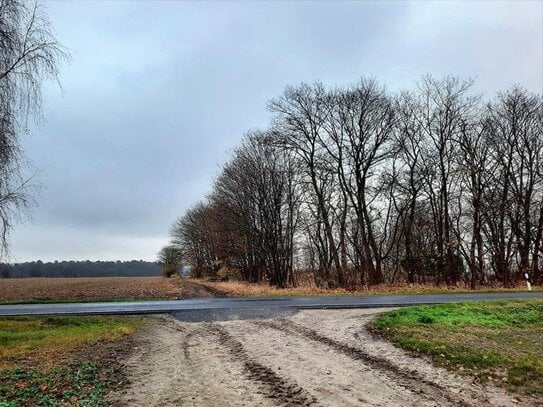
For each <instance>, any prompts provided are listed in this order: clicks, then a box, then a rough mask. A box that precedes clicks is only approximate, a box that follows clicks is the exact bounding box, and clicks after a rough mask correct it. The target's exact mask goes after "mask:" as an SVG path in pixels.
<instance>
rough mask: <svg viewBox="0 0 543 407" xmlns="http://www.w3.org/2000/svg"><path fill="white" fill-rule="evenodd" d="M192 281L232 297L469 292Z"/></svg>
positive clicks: (463, 288) (414, 287) (415, 287)
mask: <svg viewBox="0 0 543 407" xmlns="http://www.w3.org/2000/svg"><path fill="white" fill-rule="evenodd" d="M191 280H192V281H194V282H195V283H198V284H203V285H206V286H208V287H211V288H213V289H215V290H219V291H222V292H224V293H227V294H228V295H230V296H235V297H275V296H277V297H283V296H307V295H371V294H375V295H378V294H425V293H426V294H435V293H458V292H470V291H471V290H470V289H469V287H468V286H464V285H459V286H452V287H447V286H440V287H436V286H434V285H430V284H426V285H424V284H397V285H386V284H382V285H377V286H373V287H371V288H364V289H357V290H354V291H351V290H346V289H343V288H336V289H326V288H319V287H316V286H315V285H314V284H312V283H310V282H304V283H302V284H300V285H299V286H298V287H289V288H276V287H273V286H270V285H269V284H266V283H259V284H253V283H247V282H243V281H225V282H223V281H220V282H219V281H207V280H204V279H191ZM524 290H526V287H525V286H522V285H519V286H518V287H516V288H512V289H505V288H502V287H480V288H479V289H478V290H477V291H480V292H486V291H493V292H499V291H504V292H505V291H524Z"/></svg>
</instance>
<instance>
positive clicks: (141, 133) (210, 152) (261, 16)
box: [10, 0, 543, 262]
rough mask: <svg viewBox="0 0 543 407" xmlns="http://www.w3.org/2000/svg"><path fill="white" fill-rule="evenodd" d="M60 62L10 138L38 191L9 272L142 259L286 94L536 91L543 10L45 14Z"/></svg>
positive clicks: (75, 10)
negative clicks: (443, 80) (316, 86)
mask: <svg viewBox="0 0 543 407" xmlns="http://www.w3.org/2000/svg"><path fill="white" fill-rule="evenodd" d="M45 6H46V9H47V13H48V15H49V18H50V19H51V21H52V23H53V26H54V28H55V31H56V34H57V38H58V40H59V42H61V43H62V44H63V45H64V46H66V47H67V48H68V49H69V50H70V52H71V56H72V57H71V61H70V62H68V63H63V64H62V65H61V72H60V82H61V85H62V88H59V86H58V85H57V84H54V83H46V84H44V89H43V91H44V109H43V113H44V119H43V120H42V122H41V123H40V125H39V126H36V127H35V128H33V129H32V131H31V132H30V134H28V135H25V136H24V137H23V139H22V140H21V142H22V146H23V148H24V150H25V152H26V155H27V157H28V159H29V160H30V161H31V162H32V167H33V171H36V172H37V175H36V177H35V181H36V182H37V183H38V184H39V185H40V192H39V194H37V195H36V201H37V205H36V206H35V207H34V208H32V210H31V213H30V214H31V218H32V219H29V220H27V221H25V222H23V223H21V224H19V225H17V227H16V229H15V230H14V232H13V233H12V238H11V257H10V261H11V262H22V261H32V260H38V259H41V260H43V261H53V260H87V259H88V260H118V259H119V260H129V259H143V260H150V261H153V260H155V259H156V253H157V252H158V251H159V249H160V248H161V247H162V246H163V245H165V244H166V243H167V242H168V240H169V237H168V233H169V228H170V225H171V224H172V223H173V221H174V220H175V219H176V218H177V217H178V216H180V215H182V214H183V212H184V211H185V210H186V209H188V208H189V207H190V206H192V205H193V204H194V203H196V202H197V201H198V200H200V199H202V198H203V197H205V196H206V194H207V193H209V191H210V188H211V184H212V182H213V179H214V177H215V176H217V175H218V173H219V171H220V167H221V165H222V164H223V163H224V162H225V161H227V160H228V157H229V154H230V152H231V151H232V149H233V148H234V147H235V146H236V145H237V144H238V143H239V141H240V139H241V138H242V136H243V134H244V133H245V132H246V131H248V130H251V129H255V128H265V127H266V126H267V125H268V123H269V117H270V115H269V113H268V112H267V110H266V105H267V101H268V100H270V99H272V98H274V97H277V96H279V95H280V94H281V93H282V91H283V90H284V89H285V87H286V86H287V85H297V84H300V83H301V82H309V83H310V82H313V81H315V80H321V81H322V82H324V83H325V84H326V85H328V86H331V87H333V86H336V85H339V86H342V85H347V84H350V83H354V82H356V81H357V80H358V79H360V78H361V77H363V76H365V77H375V78H377V79H378V80H379V81H380V82H381V83H382V84H384V85H386V86H387V88H388V89H389V90H391V91H392V92H395V91H398V90H400V89H404V88H409V87H412V86H413V84H414V82H415V81H416V80H417V79H418V78H420V77H421V75H424V74H431V75H433V76H435V77H442V76H446V75H458V76H460V77H462V78H475V79H476V84H475V89H474V90H475V91H477V92H481V93H483V94H484V95H485V96H486V97H489V98H490V97H492V95H493V94H495V92H496V91H499V90H504V89H507V88H508V87H510V86H511V85H512V84H520V85H521V86H523V87H525V88H527V89H528V90H531V91H534V92H539V93H540V92H542V91H543V1H497V2H492V1H454V2H438V1H434V2H430V1H418V2H403V1H402V2H384V1H380V2H371V1H359V2H354V1H350V2H339V1H329V2H325V1H320V2H311V1H292V2H280V1H258V2H249V1H241V2H228V1H217V2H188V1H164V2H159V1H152V2H151V1H139V2H116V1H67V0H66V1H47V2H45Z"/></svg>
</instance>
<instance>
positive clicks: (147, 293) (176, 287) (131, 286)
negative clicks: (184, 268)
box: [0, 277, 213, 303]
mask: <svg viewBox="0 0 543 407" xmlns="http://www.w3.org/2000/svg"><path fill="white" fill-rule="evenodd" d="M212 295H213V292H210V291H209V289H206V288H205V287H203V286H200V285H197V284H192V283H190V282H188V281H186V280H181V279H179V278H170V279H167V278H164V277H93V278H12V279H0V302H4V303H14V302H52V301H100V300H103V301H108V300H109V301H111V300H151V299H181V298H194V297H209V296H212Z"/></svg>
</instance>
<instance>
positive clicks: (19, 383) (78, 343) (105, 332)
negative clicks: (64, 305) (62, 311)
mask: <svg viewBox="0 0 543 407" xmlns="http://www.w3.org/2000/svg"><path fill="white" fill-rule="evenodd" d="M144 323H145V320H144V319H142V318H130V317H17V318H0V407H8V406H9V407H15V406H29V405H36V406H57V405H78V406H103V405H106V402H105V399H104V397H105V394H106V390H107V388H108V386H109V385H110V376H111V375H109V374H108V371H109V370H108V369H110V366H106V364H104V363H102V360H103V359H104V355H105V354H106V353H107V352H109V351H104V349H106V348H107V344H108V343H111V342H114V341H117V340H119V339H121V338H123V337H124V336H126V335H127V334H130V333H132V332H134V331H135V330H136V329H138V328H139V327H140V326H142V325H143V324H144ZM115 346H117V345H115ZM104 352H105V353H104ZM107 357H108V356H107V355H106V357H105V360H107Z"/></svg>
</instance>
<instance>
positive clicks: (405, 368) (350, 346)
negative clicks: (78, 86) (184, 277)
mask: <svg viewBox="0 0 543 407" xmlns="http://www.w3.org/2000/svg"><path fill="white" fill-rule="evenodd" d="M379 312H382V310H375V309H372V310H341V311H322V310H315V311H304V312H300V313H298V314H296V315H294V316H292V317H288V318H287V317H285V318H275V319H261V320H244V321H224V322H216V323H183V322H180V321H177V320H175V319H173V318H162V319H161V321H160V323H158V324H157V325H156V326H155V327H154V328H153V329H152V330H150V331H148V332H147V333H145V334H144V336H143V337H142V338H141V340H142V343H141V345H140V346H139V349H138V350H137V351H136V352H135V353H134V355H133V356H132V357H131V358H130V359H129V360H128V361H127V362H126V368H127V369H128V373H129V377H130V378H131V384H130V385H129V386H128V388H126V389H124V390H123V391H122V392H120V393H116V394H113V395H112V396H111V399H112V401H113V404H114V405H133V406H166V405H172V406H173V405H183V406H277V405H282V406H290V405H298V406H299V405H307V406H309V405H312V406H463V405H476V406H485V405H495V406H507V405H517V406H518V405H523V403H522V402H521V403H514V402H513V401H512V399H511V397H510V396H508V395H506V394H505V392H504V391H502V390H499V389H496V388H493V387H485V388H481V387H478V386H476V385H474V384H473V383H471V382H470V381H469V380H468V379H467V378H465V377H457V376H456V375H453V374H451V373H450V372H447V371H445V370H444V369H439V368H436V367H433V366H432V365H430V364H429V363H428V362H427V361H425V360H423V359H417V358H412V357H410V356H408V355H406V354H405V353H404V352H403V351H401V350H399V349H396V348H395V347H393V346H392V345H390V344H389V343H387V342H385V341H382V340H379V339H376V338H374V337H373V336H371V335H369V334H368V333H367V331H366V329H365V325H366V324H367V323H368V322H369V321H370V320H371V319H372V318H373V317H375V315H376V313H379ZM525 405H529V404H527V403H525Z"/></svg>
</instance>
